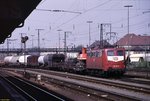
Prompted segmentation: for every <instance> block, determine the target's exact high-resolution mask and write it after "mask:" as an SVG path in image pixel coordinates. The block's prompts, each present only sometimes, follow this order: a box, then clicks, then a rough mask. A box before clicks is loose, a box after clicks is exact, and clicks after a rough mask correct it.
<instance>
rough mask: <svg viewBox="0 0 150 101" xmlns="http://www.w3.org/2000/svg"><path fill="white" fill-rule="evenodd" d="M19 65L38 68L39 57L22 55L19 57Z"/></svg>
mask: <svg viewBox="0 0 150 101" xmlns="http://www.w3.org/2000/svg"><path fill="white" fill-rule="evenodd" d="M19 63H20V64H22V65H26V66H31V67H35V66H38V56H34V55H25V56H24V55H22V56H20V57H19Z"/></svg>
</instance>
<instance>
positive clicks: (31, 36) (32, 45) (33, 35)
mask: <svg viewBox="0 0 150 101" xmlns="http://www.w3.org/2000/svg"><path fill="white" fill-rule="evenodd" d="M31 37H32V48H33V37H34V35H31Z"/></svg>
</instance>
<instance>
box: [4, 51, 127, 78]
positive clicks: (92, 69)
mask: <svg viewBox="0 0 150 101" xmlns="http://www.w3.org/2000/svg"><path fill="white" fill-rule="evenodd" d="M4 62H5V65H6V66H7V67H10V66H15V65H16V66H15V67H22V66H26V67H34V68H49V69H55V70H63V71H74V72H80V73H83V72H84V73H91V74H98V75H100V74H105V75H108V74H120V75H122V74H124V72H125V69H126V66H125V49H123V48H104V49H86V48H83V49H82V52H80V53H79V55H78V56H77V57H76V58H68V57H66V56H65V55H64V54H47V55H44V56H34V55H22V56H7V57H5V59H4Z"/></svg>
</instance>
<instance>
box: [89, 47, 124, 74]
mask: <svg viewBox="0 0 150 101" xmlns="http://www.w3.org/2000/svg"><path fill="white" fill-rule="evenodd" d="M86 69H87V70H90V72H93V73H98V74H101V73H103V74H113V73H118V74H123V73H124V72H125V50H124V49H123V48H105V49H94V50H89V51H87V59H86Z"/></svg>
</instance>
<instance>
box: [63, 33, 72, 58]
mask: <svg viewBox="0 0 150 101" xmlns="http://www.w3.org/2000/svg"><path fill="white" fill-rule="evenodd" d="M68 33H71V32H69V31H66V32H65V33H64V54H65V56H67V34H68Z"/></svg>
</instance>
